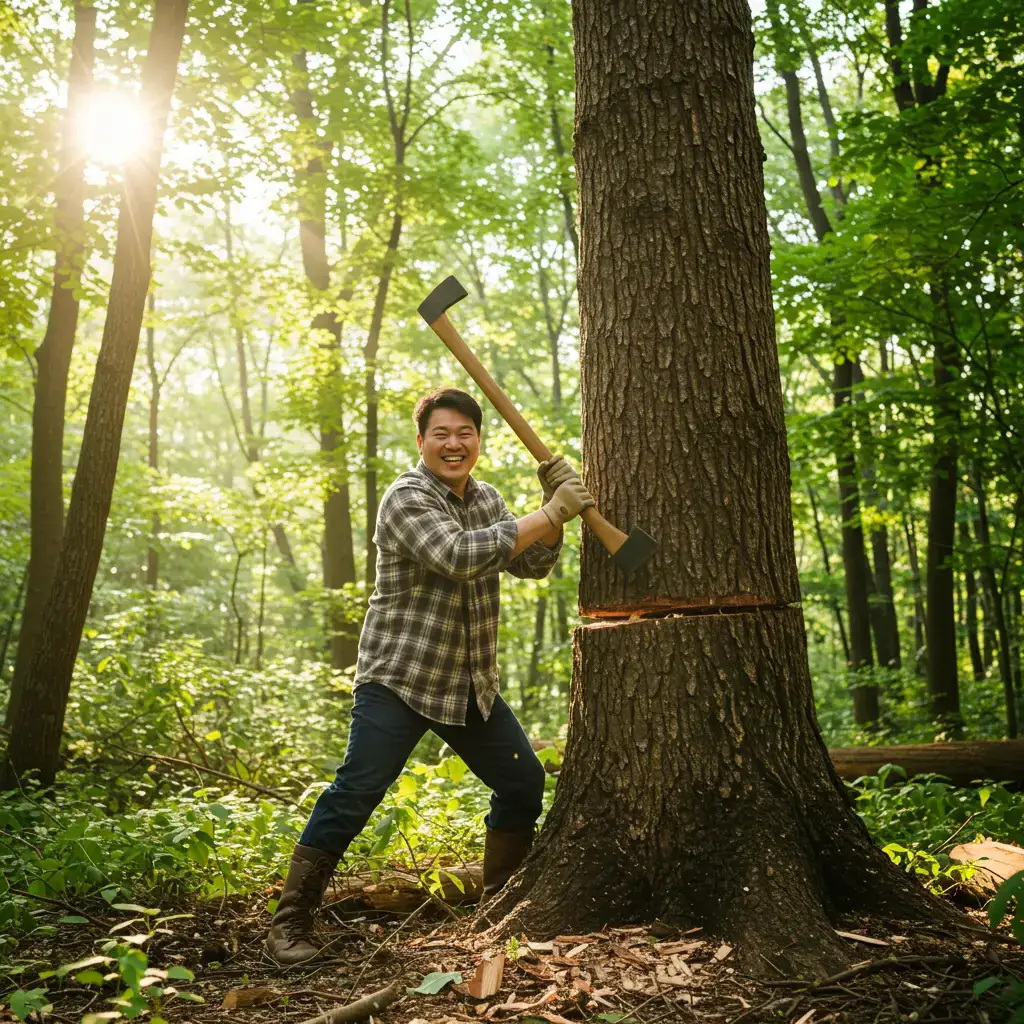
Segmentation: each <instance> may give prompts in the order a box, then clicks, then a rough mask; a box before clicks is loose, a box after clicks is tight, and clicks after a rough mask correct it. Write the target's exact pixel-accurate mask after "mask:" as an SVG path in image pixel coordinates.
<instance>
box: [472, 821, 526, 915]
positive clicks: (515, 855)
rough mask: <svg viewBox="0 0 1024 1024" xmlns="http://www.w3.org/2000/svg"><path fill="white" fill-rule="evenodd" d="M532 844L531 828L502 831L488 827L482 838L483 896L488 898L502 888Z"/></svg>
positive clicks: (524, 857)
mask: <svg viewBox="0 0 1024 1024" xmlns="http://www.w3.org/2000/svg"><path fill="white" fill-rule="evenodd" d="M532 845H533V829H532V828H530V829H524V830H522V831H519V832H502V831H499V830H498V829H496V828H489V829H488V830H487V835H486V837H485V838H484V896H483V898H484V899H485V900H487V899H490V898H491V897H492V896H493V895H494V894H495V893H496V892H498V891H499V890H500V889H502V888H503V887H504V885H505V883H506V882H507V881H508V880H509V879H510V878H511V877H512V876H513V875H514V874H515V872H516V869H517V868H518V867H519V865H520V864H522V863H523V861H524V860H525V859H526V855H527V854H528V853H529V852H530V847H531V846H532Z"/></svg>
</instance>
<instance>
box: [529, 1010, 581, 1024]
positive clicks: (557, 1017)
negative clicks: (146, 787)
mask: <svg viewBox="0 0 1024 1024" xmlns="http://www.w3.org/2000/svg"><path fill="white" fill-rule="evenodd" d="M537 1016H538V1017H540V1018H542V1019H543V1020H549V1021H551V1024H579V1022H578V1021H572V1020H569V1019H568V1017H563V1016H562V1015H561V1014H559V1013H548V1012H545V1013H538V1014H537Z"/></svg>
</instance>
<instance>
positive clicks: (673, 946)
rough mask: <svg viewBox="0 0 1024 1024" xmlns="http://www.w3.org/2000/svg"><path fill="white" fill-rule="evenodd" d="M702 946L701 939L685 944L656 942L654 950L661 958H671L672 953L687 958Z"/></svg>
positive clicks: (688, 941)
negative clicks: (680, 954)
mask: <svg viewBox="0 0 1024 1024" xmlns="http://www.w3.org/2000/svg"><path fill="white" fill-rule="evenodd" d="M703 945H704V941H703V939H689V940H687V941H686V942H656V943H655V944H654V948H655V950H657V951H658V952H659V953H661V954H662V955H663V956H672V954H674V953H682V954H683V955H684V956H688V955H689V954H690V953H692V952H694V950H697V949H700V947H701V946H703Z"/></svg>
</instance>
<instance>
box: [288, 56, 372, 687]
mask: <svg viewBox="0 0 1024 1024" xmlns="http://www.w3.org/2000/svg"><path fill="white" fill-rule="evenodd" d="M293 65H294V67H295V71H296V76H297V80H296V86H295V88H294V89H293V91H292V106H293V107H294V109H295V113H296V116H297V117H298V119H299V122H300V123H301V124H302V125H303V126H304V127H305V129H306V132H307V142H308V144H309V146H310V147H312V149H313V156H311V157H310V158H309V159H308V160H307V161H306V163H305V164H304V165H303V166H302V167H301V168H300V170H299V171H298V172H297V175H296V177H297V184H298V201H299V246H300V248H301V250H302V266H303V269H304V270H305V272H306V279H307V280H308V281H309V283H310V284H311V285H312V287H313V288H314V289H316V291H317V292H318V293H319V296H320V300H321V301H322V302H329V301H330V300H329V299H328V294H327V293H328V291H329V289H330V286H331V268H330V263H329V262H328V259H327V212H326V210H327V198H326V188H327V183H326V167H325V161H326V160H327V159H329V157H330V152H331V144H330V142H328V141H326V140H325V139H322V138H321V137H320V136H319V135H318V134H317V128H318V121H317V117H316V111H315V109H314V107H313V94H312V92H311V91H310V87H309V71H308V68H307V65H306V53H305V51H304V50H303V51H301V52H299V53H297V54H296V55H295V58H294V60H293ZM348 297H350V293H349V294H345V295H343V296H342V298H348ZM311 327H312V329H313V330H314V331H327V332H328V336H329V338H330V339H331V340H330V342H329V344H330V346H331V348H332V354H333V355H334V356H335V357H337V355H338V354H339V353H340V349H341V334H342V324H341V321H340V320H339V319H338V317H337V315H336V314H335V313H334V312H333V311H332V310H325V311H323V312H321V313H317V315H316V316H315V317H314V318H313V322H312V324H311ZM327 404H328V405H329V406H330V408H325V409H324V415H323V422H322V423H321V426H320V452H321V455H322V456H324V459H325V461H326V462H327V463H328V465H329V467H330V472H329V483H328V488H327V493H326V495H325V496H324V546H323V580H324V587H325V588H326V589H328V590H337V589H340V588H341V587H343V586H345V585H346V584H349V583H355V580H356V565H355V550H354V547H353V543H352V513H351V503H350V500H349V478H348V470H347V468H346V463H347V455H346V453H345V442H344V436H343V433H342V420H343V410H341V409H339V408H335V407H334V403H330V402H328V403H327ZM371 529H372V527H371ZM328 618H329V621H328V629H329V632H330V634H331V641H330V647H331V664H332V666H333V667H334V668H336V669H344V668H348V667H349V666H351V665H354V664H355V662H356V653H357V640H358V630H357V627H355V626H354V625H353V624H352V623H349V622H346V621H345V619H344V617H343V616H341V615H339V614H336V613H332V614H331V615H330V616H329V617H328Z"/></svg>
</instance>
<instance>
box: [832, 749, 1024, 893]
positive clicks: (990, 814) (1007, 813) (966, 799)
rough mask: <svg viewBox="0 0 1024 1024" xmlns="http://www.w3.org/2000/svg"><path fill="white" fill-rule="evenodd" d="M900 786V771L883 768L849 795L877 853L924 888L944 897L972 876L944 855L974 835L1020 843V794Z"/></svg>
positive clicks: (928, 779) (938, 782)
mask: <svg viewBox="0 0 1024 1024" xmlns="http://www.w3.org/2000/svg"><path fill="white" fill-rule="evenodd" d="M900 778H902V779H903V780H904V781H903V782H902V783H900V782H898V781H897V780H898V779H900ZM905 780H906V773H905V772H904V771H903V769H901V768H899V767H897V766H895V765H886V766H885V767H883V768H882V769H881V770H880V771H879V772H878V774H877V775H872V776H864V777H862V778H860V779H858V780H857V781H856V782H855V783H853V784H852V785H851V787H850V789H851V792H852V794H853V797H854V802H855V806H856V808H857V811H858V813H859V814H860V815H861V817H862V818H863V819H864V822H865V824H866V825H867V826H868V829H869V831H870V832H871V834H872V835H873V836H874V837H875V840H876V841H877V842H878V843H879V844H880V845H881V846H882V849H883V850H884V851H885V852H886V853H887V854H888V855H889V857H890V859H891V860H892V861H893V862H894V863H896V864H899V865H902V866H903V867H905V868H906V870H907V871H909V872H912V873H913V874H915V875H917V876H918V877H919V878H920V879H921V880H922V882H924V883H925V884H926V885H928V886H929V888H931V889H933V890H935V891H937V892H943V891H946V890H947V889H949V888H951V887H954V886H955V885H957V884H958V883H960V882H962V881H965V880H966V879H968V878H969V877H970V876H971V874H973V869H972V868H970V867H964V866H961V865H956V864H952V863H950V860H949V855H948V854H949V849H950V848H952V846H954V845H955V844H956V843H957V842H969V841H972V840H973V839H974V838H975V837H976V836H978V835H984V836H987V837H988V838H991V839H995V840H997V841H999V842H1008V843H1017V844H1020V843H1021V842H1022V840H1024V794H1022V793H1019V792H1012V791H1011V790H1009V789H1007V788H1006V787H1004V786H1001V785H998V784H996V783H985V784H983V785H981V786H979V787H978V788H970V789H967V788H962V787H955V786H952V785H950V784H949V783H948V782H947V781H945V780H943V779H942V778H941V777H940V776H926V775H922V776H918V777H917V778H915V779H914V780H913V781H910V782H908V781H905ZM1008 895H1009V894H1008Z"/></svg>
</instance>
